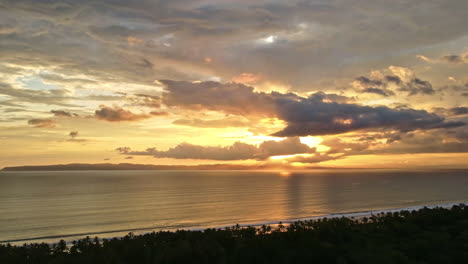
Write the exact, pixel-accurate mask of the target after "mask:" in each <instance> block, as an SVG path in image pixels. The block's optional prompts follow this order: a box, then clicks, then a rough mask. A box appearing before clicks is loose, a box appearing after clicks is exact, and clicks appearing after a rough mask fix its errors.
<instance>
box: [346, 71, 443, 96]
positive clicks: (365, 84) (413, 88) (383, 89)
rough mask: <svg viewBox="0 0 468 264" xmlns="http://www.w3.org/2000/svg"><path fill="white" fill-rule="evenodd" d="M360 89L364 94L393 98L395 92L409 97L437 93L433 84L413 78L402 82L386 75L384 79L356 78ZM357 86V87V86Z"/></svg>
mask: <svg viewBox="0 0 468 264" xmlns="http://www.w3.org/2000/svg"><path fill="white" fill-rule="evenodd" d="M356 82H357V83H358V88H359V89H361V90H360V91H361V92H363V93H374V94H378V95H382V96H386V97H387V96H392V95H395V92H397V91H399V92H406V93H407V94H408V95H417V94H427V95H431V94H434V93H435V90H434V89H433V87H432V84H431V83H430V82H428V81H424V80H421V79H419V78H416V77H413V78H411V79H410V80H406V81H404V80H402V79H401V78H400V77H399V76H397V75H386V76H384V77H383V78H367V77H364V76H360V77H358V78H356ZM355 86H356V85H355Z"/></svg>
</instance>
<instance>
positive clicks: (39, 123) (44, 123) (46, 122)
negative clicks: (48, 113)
mask: <svg viewBox="0 0 468 264" xmlns="http://www.w3.org/2000/svg"><path fill="white" fill-rule="evenodd" d="M28 125H31V126H34V127H38V128H53V127H55V126H56V122H55V121H54V120H50V119H31V120H28Z"/></svg>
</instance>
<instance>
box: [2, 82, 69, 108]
mask: <svg viewBox="0 0 468 264" xmlns="http://www.w3.org/2000/svg"><path fill="white" fill-rule="evenodd" d="M0 95H7V96H9V97H11V98H12V102H21V103H23V102H29V103H43V104H51V105H62V106H74V105H72V104H69V103H67V102H66V101H67V100H68V99H70V97H69V96H68V91H67V90H64V89H52V90H32V89H18V88H14V87H12V86H11V85H10V84H8V83H2V82H0Z"/></svg>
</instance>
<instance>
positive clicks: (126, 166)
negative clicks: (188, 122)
mask: <svg viewBox="0 0 468 264" xmlns="http://www.w3.org/2000/svg"><path fill="white" fill-rule="evenodd" d="M314 168H319V167H314ZM261 169H275V167H271V166H265V165H232V164H209V165H151V164H132V163H119V164H112V163H99V164H85V163H72V164H57V165H37V166H13V167H5V168H3V169H2V170H3V171H67V170H68V171H73V170H261Z"/></svg>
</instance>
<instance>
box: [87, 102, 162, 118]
mask: <svg viewBox="0 0 468 264" xmlns="http://www.w3.org/2000/svg"><path fill="white" fill-rule="evenodd" d="M99 107H100V109H98V110H96V111H95V112H94V114H95V116H96V118H98V119H101V120H106V121H110V122H120V121H138V120H142V119H147V118H151V117H152V116H160V115H161V113H160V112H151V113H150V114H135V113H132V112H130V111H128V110H125V109H122V108H120V107H109V106H105V105H101V106H99Z"/></svg>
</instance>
